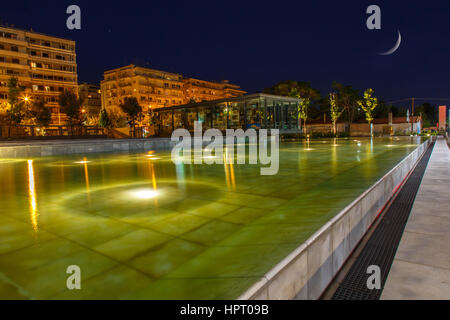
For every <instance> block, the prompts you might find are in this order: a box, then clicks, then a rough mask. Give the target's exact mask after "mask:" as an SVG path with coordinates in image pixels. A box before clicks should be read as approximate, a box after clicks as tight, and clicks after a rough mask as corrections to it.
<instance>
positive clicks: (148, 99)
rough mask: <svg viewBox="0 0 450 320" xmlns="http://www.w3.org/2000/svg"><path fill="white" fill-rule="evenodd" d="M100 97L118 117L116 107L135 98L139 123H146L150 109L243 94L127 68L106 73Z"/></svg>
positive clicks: (220, 85) (233, 87)
mask: <svg viewBox="0 0 450 320" xmlns="http://www.w3.org/2000/svg"><path fill="white" fill-rule="evenodd" d="M101 93H102V106H104V107H105V108H106V109H107V110H108V111H110V112H115V113H118V114H122V112H121V110H120V107H119V106H120V104H121V103H123V101H124V98H125V97H135V98H136V99H137V100H138V102H139V104H140V105H141V106H142V108H143V115H144V118H143V119H142V122H147V120H148V116H147V115H148V113H149V110H151V109H158V108H165V107H170V106H176V105H182V104H187V103H189V102H192V103H193V102H199V101H204V100H215V99H220V98H226V97H235V96H239V95H243V94H245V91H243V90H241V89H240V88H239V86H237V85H233V84H230V83H229V82H227V81H223V82H212V81H205V80H198V79H193V78H183V76H182V75H181V74H177V73H171V72H166V71H161V70H155V69H150V68H144V67H139V66H135V65H128V66H125V67H121V68H117V69H113V70H108V71H105V73H104V79H103V81H102V82H101ZM124 116H125V115H124Z"/></svg>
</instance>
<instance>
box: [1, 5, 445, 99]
mask: <svg viewBox="0 0 450 320" xmlns="http://www.w3.org/2000/svg"><path fill="white" fill-rule="evenodd" d="M70 4H77V5H79V6H80V7H81V12H82V29H81V30H79V31H78V30H75V31H70V30H68V29H67V28H66V19H67V17H68V15H67V14H66V8H67V6H68V5H70ZM370 4H377V5H379V6H380V7H381V10H382V29H381V30H375V31H371V30H368V29H367V28H366V19H367V17H368V15H367V14H366V8H367V6H368V5H370ZM449 16H450V1H448V0H447V1H433V0H429V1H400V0H395V1H392V0H391V1H364V0H345V1H343V0H336V1H320V0H318V1H313V0H310V1H301V0H295V1H282V0H279V1H270V2H265V1H246V0H241V1H220V0H216V1H211V0H210V1H179V2H178V1H161V0H159V1H154V0H147V1H134V0H127V1H94V0H91V1H76V0H70V1H65V0H59V1H38V0H36V1H7V2H6V3H5V2H3V3H2V8H1V11H0V19H1V21H2V22H3V23H5V22H7V23H9V24H15V25H16V26H17V27H22V28H33V29H34V30H35V31H39V32H43V33H48V34H52V35H57V36H62V37H67V38H71V39H74V40H76V41H77V55H78V56H77V62H78V73H79V81H80V82H84V81H88V82H99V81H100V80H101V79H102V73H103V71H104V70H107V69H109V68H114V67H119V66H123V65H125V64H129V63H136V64H141V65H145V64H146V63H149V66H150V67H152V68H155V69H162V70H167V71H173V72H178V73H181V74H183V75H185V76H192V77H198V78H201V79H208V80H220V79H229V80H231V81H232V82H234V83H237V84H239V85H241V86H242V87H243V88H244V89H245V90H247V91H249V92H254V91H258V90H262V89H264V88H266V87H269V86H271V85H272V84H274V83H276V82H278V81H282V80H288V79H292V80H299V81H310V82H311V83H312V85H313V86H314V87H316V88H318V89H320V90H321V92H322V93H326V92H327V91H328V90H329V87H330V84H331V82H332V81H333V80H336V81H339V82H343V83H345V84H350V85H352V86H354V87H357V88H359V89H365V88H367V87H372V88H374V89H375V92H376V94H377V95H378V96H379V97H380V98H382V99H384V100H386V101H389V100H396V99H399V98H404V97H410V96H415V97H426V98H428V97H429V98H450V93H449V92H448V91H449V89H450V64H449V58H448V57H449V50H450V41H449V40H450V39H449V35H450V20H449ZM397 30H400V32H401V33H402V37H403V41H402V44H401V46H400V48H399V49H398V51H397V52H395V53H394V54H392V55H390V56H380V55H378V54H377V53H378V52H383V51H386V50H388V49H390V48H391V47H393V46H394V44H395V42H396V39H397Z"/></svg>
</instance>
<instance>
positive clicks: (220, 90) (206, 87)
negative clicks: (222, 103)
mask: <svg viewBox="0 0 450 320" xmlns="http://www.w3.org/2000/svg"><path fill="white" fill-rule="evenodd" d="M183 83H184V103H185V104H186V103H189V102H194V101H195V102H202V101H209V100H216V99H225V98H232V97H238V96H242V95H244V94H246V91H244V90H242V89H241V88H240V87H239V86H238V85H235V84H231V83H230V82H229V81H228V80H222V81H221V82H213V81H206V80H200V79H194V78H184V79H183Z"/></svg>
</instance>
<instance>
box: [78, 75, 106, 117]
mask: <svg viewBox="0 0 450 320" xmlns="http://www.w3.org/2000/svg"><path fill="white" fill-rule="evenodd" d="M78 96H79V97H80V98H81V99H82V100H83V105H82V110H81V111H82V112H83V113H85V114H86V115H87V116H98V115H99V114H100V109H101V108H102V94H101V90H100V85H98V84H90V83H82V84H80V85H78Z"/></svg>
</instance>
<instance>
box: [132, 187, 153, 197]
mask: <svg viewBox="0 0 450 320" xmlns="http://www.w3.org/2000/svg"><path fill="white" fill-rule="evenodd" d="M131 194H132V195H133V196H134V197H136V198H139V199H151V198H154V197H156V196H157V195H158V193H157V192H156V191H155V190H153V189H139V190H134V191H131Z"/></svg>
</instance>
